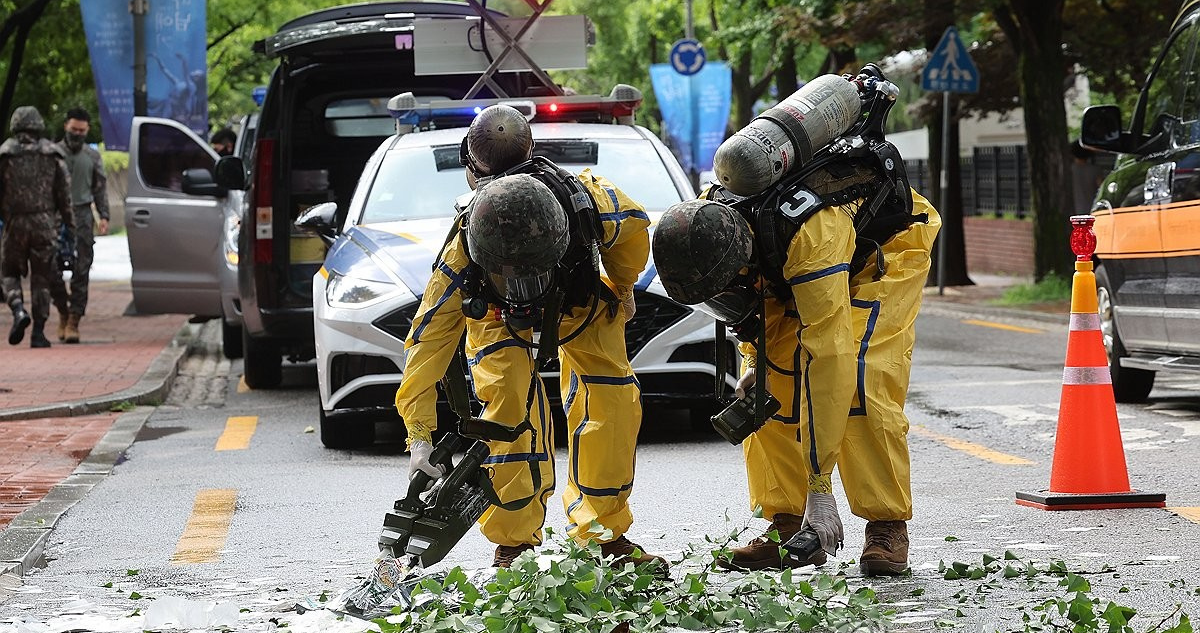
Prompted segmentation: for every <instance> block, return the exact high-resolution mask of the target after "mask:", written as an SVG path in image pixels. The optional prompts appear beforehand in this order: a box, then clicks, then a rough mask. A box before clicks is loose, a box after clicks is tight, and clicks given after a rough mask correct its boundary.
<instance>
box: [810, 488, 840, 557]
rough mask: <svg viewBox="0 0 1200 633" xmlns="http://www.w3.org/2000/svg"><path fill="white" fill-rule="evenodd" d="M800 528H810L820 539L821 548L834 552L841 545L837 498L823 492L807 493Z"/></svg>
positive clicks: (830, 552)
mask: <svg viewBox="0 0 1200 633" xmlns="http://www.w3.org/2000/svg"><path fill="white" fill-rule="evenodd" d="M800 525H801V527H802V528H804V527H808V528H812V530H813V531H814V532H816V533H817V536H818V537H820V539H821V548H822V549H824V550H825V551H826V552H828V553H829V554H831V555H832V554H836V553H837V551H838V548H839V547H841V546H842V518H841V517H840V516H838V510H837V500H836V499H834V498H833V495H831V494H829V493H825V492H810V493H808V501H807V502H806V503H805V506H804V521H803V522H802V523H801V524H800Z"/></svg>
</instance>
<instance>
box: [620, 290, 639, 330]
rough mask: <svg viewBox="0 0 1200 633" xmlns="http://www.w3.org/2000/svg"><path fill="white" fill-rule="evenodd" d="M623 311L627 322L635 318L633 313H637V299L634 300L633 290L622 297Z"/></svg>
mask: <svg viewBox="0 0 1200 633" xmlns="http://www.w3.org/2000/svg"><path fill="white" fill-rule="evenodd" d="M621 311H622V312H624V313H625V322H626V323H628V322H630V321H631V320H633V315H634V314H637V301H634V299H633V293H632V292H631V293H629V295H627V296H626V297H625V298H624V299H621Z"/></svg>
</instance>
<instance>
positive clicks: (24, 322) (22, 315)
mask: <svg viewBox="0 0 1200 633" xmlns="http://www.w3.org/2000/svg"><path fill="white" fill-rule="evenodd" d="M12 313H13V324H12V329H11V330H9V331H8V344H9V345H17V344H19V343H20V342H21V340H22V339H24V338H25V328H27V327H29V323H30V321H32V319H30V318H29V313H28V312H26V311H25V304H24V303H23V302H21V301H17V302H15V303H13V305H12Z"/></svg>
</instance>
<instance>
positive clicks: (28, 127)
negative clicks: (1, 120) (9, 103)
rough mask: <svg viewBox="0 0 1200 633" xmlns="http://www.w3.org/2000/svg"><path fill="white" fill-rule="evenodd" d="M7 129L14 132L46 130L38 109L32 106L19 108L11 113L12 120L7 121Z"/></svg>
mask: <svg viewBox="0 0 1200 633" xmlns="http://www.w3.org/2000/svg"><path fill="white" fill-rule="evenodd" d="M8 127H9V129H11V130H12V131H13V133H16V132H39V133H40V132H44V131H45V130H46V122H45V121H43V120H42V115H41V113H40V112H38V109H37V108H35V107H33V106H21V107H19V108H17V109H16V110H14V111H13V113H12V118H11V119H9V121H8Z"/></svg>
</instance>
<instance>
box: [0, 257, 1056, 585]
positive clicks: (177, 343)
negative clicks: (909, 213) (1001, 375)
mask: <svg viewBox="0 0 1200 633" xmlns="http://www.w3.org/2000/svg"><path fill="white" fill-rule="evenodd" d="M100 241H101V243H98V244H97V267H96V268H94V269H93V278H92V284H91V297H90V301H89V304H88V314H87V316H86V317H85V318H84V319H83V321H82V323H81V327H80V332H81V334H82V341H81V343H80V344H78V345H66V344H62V343H59V342H58V341H57V340H55V339H56V338H57V337H56V329H57V326H58V316H57V314H54V315H51V317H50V322H49V323H48V324H47V328H46V330H47V335H48V336H49V337H50V338H51V341H52V343H53V347H51V348H50V349H31V348H29V336H28V334H27V335H26V338H25V341H23V342H22V344H21V345H19V346H16V347H7V346H3V343H2V342H0V347H4V349H3V351H2V352H0V354H4V358H5V360H6V361H7V362H4V363H0V590H2V589H3V585H4V584H5V579H4V577H5V576H9V577H10V578H11V577H12V576H18V577H19V576H22V575H24V572H25V571H26V570H27V569H29V568H30V567H31V566H33V565H35V564H37V562H38V559H39V558H40V556H41V552H42V548H43V546H44V543H45V541H46V539H47V537H48V535H49V533H50V530H52V529H53V528H54V525H55V523H56V522H57V521H58V518H59V517H60V516H62V514H63V513H65V512H66V511H67V510H68V509H69V508H70V507H71V506H72V505H74V504H75V503H76V502H78V501H79V500H80V499H82V498H83V496H84V495H86V494H87V492H88V491H89V490H90V489H91V488H92V486H94V485H96V484H97V483H99V482H100V481H102V480H103V478H104V477H105V476H106V475H107V474H108V473H109V472H111V470H112V467H113V465H114V464H115V463H116V462H117V461H118V459H119V458H120V455H121V454H122V452H123V451H124V450H125V449H126V448H128V447H129V445H130V444H132V443H133V441H134V439H135V438H136V436H137V433H138V431H139V430H140V429H141V427H142V424H143V423H144V422H145V420H146V419H147V418H148V417H149V416H150V413H151V412H152V411H153V410H152V409H150V408H148V407H138V408H134V407H133V405H136V404H149V405H154V404H157V403H159V402H161V401H162V400H163V399H165V397H166V394H167V391H168V390H169V389H170V386H171V382H172V380H173V379H174V377H175V374H176V372H177V371H178V368H179V365H180V363H181V362H182V360H183V358H184V356H185V354H186V353H187V350H188V343H189V341H190V340H191V339H192V338H193V337H194V336H195V332H196V331H197V329H196V328H195V327H194V326H189V325H188V319H187V317H186V316H182V315H156V316H124V313H125V309H126V306H127V305H128V304H129V302H130V301H131V300H132V295H131V292H130V288H129V282H128V279H129V272H128V270H129V268H128V261H129V260H128V251H127V250H124V249H125V240H124V236H111V237H107V238H101V240H100ZM972 278H973V279H974V280H975V282H976V285H974V286H964V287H948V288H946V289H945V293H944V294H942V295H939V294H938V292H937V288H936V287H932V288H926V292H925V304H924V308H923V309H926V310H927V311H930V312H940V313H946V312H947V311H949V312H950V313H951V314H954V315H962V316H963V318H971V317H976V318H979V317H980V316H981V315H982V318H996V319H1007V318H1011V319H1024V320H1029V319H1032V320H1043V321H1046V322H1057V323H1064V324H1065V323H1066V321H1067V318H1068V317H1067V312H1068V311H1069V309H1068V308H1067V306H1066V304H1062V305H1051V306H1034V308H1035V309H1033V310H1014V309H1010V308H1000V307H995V306H993V305H992V304H991V301H993V300H994V299H996V298H998V297H999V296H1000V295H1002V294H1003V291H1004V290H1005V289H1006V288H1007V287H1009V286H1011V285H1014V284H1016V283H1024V282H1027V281H1029V280H1027V279H1022V278H1016V277H1003V276H989V275H972ZM11 323H12V318H11V315H10V314H9V313H8V311H7V310H0V334H6V333H7V332H8V329H9V327H10V325H11ZM0 340H2V339H0ZM122 411H127V412H125V413H121V412H122ZM0 594H2V591H0Z"/></svg>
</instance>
